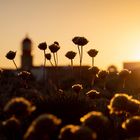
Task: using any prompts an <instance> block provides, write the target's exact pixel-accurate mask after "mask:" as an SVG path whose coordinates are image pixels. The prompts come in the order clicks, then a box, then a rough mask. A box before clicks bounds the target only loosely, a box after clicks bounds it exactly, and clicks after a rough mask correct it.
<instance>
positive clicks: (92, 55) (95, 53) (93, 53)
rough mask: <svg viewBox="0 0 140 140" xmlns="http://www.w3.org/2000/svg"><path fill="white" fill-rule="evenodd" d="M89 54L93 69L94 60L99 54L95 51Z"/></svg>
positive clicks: (92, 50) (91, 50) (90, 51)
mask: <svg viewBox="0 0 140 140" xmlns="http://www.w3.org/2000/svg"><path fill="white" fill-rule="evenodd" d="M87 53H88V55H89V56H90V57H91V58H92V67H93V66H94V58H95V56H96V55H97V54H98V51H97V50H95V49H90V50H89V51H88V52H87Z"/></svg>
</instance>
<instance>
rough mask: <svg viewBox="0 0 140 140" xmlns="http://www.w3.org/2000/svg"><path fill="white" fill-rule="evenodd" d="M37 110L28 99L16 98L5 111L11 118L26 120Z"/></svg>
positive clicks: (6, 106)
mask: <svg viewBox="0 0 140 140" xmlns="http://www.w3.org/2000/svg"><path fill="white" fill-rule="evenodd" d="M35 109H36V107H35V106H33V105H32V104H31V103H30V102H29V101H28V100H27V99H25V98H23V97H16V98H13V99H11V100H10V101H9V102H8V103H7V104H6V105H5V107H4V111H5V112H6V113H7V114H9V115H10V116H13V115H14V116H15V117H16V118H18V119H20V118H24V117H26V116H28V115H30V114H31V113H32V112H33V111H34V110H35Z"/></svg>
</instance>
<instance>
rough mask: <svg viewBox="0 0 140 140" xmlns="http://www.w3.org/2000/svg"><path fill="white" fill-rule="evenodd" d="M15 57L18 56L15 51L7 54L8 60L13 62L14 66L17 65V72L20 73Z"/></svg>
mask: <svg viewBox="0 0 140 140" xmlns="http://www.w3.org/2000/svg"><path fill="white" fill-rule="evenodd" d="M15 56H16V52H14V51H9V52H8V53H7V54H6V58H7V59H9V60H12V61H13V63H14V65H15V67H16V69H17V71H18V67H17V65H16V62H15V60H14V58H15Z"/></svg>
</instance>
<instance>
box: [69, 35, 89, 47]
mask: <svg viewBox="0 0 140 140" xmlns="http://www.w3.org/2000/svg"><path fill="white" fill-rule="evenodd" d="M72 41H73V43H74V44H76V45H79V46H84V45H86V44H87V43H88V40H87V39H86V38H85V37H79V36H76V37H74V38H73V39H72Z"/></svg>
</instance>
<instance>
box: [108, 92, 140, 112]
mask: <svg viewBox="0 0 140 140" xmlns="http://www.w3.org/2000/svg"><path fill="white" fill-rule="evenodd" d="M139 106H140V102H139V101H138V100H136V99H132V96H129V95H127V94H124V93H123V94H122V93H121V94H120V93H119V94H115V96H114V97H113V98H112V99H111V101H110V104H109V105H108V108H109V109H110V113H115V114H121V113H123V112H127V113H136V112H138V111H139Z"/></svg>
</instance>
